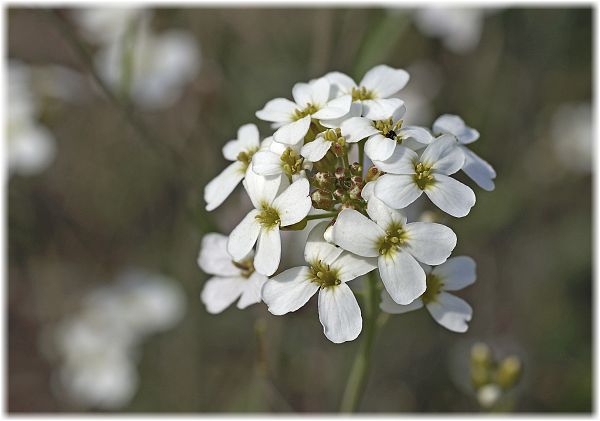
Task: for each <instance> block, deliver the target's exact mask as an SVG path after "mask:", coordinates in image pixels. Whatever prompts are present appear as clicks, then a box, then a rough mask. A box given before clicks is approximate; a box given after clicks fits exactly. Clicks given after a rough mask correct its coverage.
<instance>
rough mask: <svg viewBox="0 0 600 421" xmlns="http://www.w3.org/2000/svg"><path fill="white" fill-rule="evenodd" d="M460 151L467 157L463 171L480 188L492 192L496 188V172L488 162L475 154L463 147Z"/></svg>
mask: <svg viewBox="0 0 600 421" xmlns="http://www.w3.org/2000/svg"><path fill="white" fill-rule="evenodd" d="M460 149H461V150H462V151H463V154H464V155H465V163H464V165H463V167H462V170H463V171H464V172H465V174H467V175H468V176H469V178H471V180H473V181H474V182H475V183H477V185H478V186H479V187H481V188H482V189H484V190H487V191H492V190H494V188H495V185H494V181H493V179H494V178H496V171H495V170H494V168H493V167H492V166H491V165H490V164H489V163H488V162H487V161H484V160H483V159H481V158H480V157H479V156H478V155H476V154H475V152H473V151H471V150H469V149H468V148H466V147H464V146H461V147H460Z"/></svg>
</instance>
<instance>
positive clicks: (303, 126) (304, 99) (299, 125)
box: [256, 78, 352, 145]
mask: <svg viewBox="0 0 600 421" xmlns="http://www.w3.org/2000/svg"><path fill="white" fill-rule="evenodd" d="M330 92H331V85H330V84H329V82H328V81H327V79H325V78H319V79H315V80H311V81H310V82H309V83H296V84H295V85H294V88H293V89H292V96H293V97H294V101H290V100H289V99H285V98H275V99H273V100H271V101H269V102H267V103H266V105H265V106H264V108H263V109H262V110H260V111H257V112H256V116H257V117H258V118H260V119H261V120H265V121H271V122H273V123H274V126H275V127H278V129H277V130H276V131H275V133H273V140H275V142H279V143H284V144H286V145H295V144H297V143H298V142H300V141H301V140H302V139H303V138H304V136H306V133H307V132H308V129H309V127H310V124H311V121H312V119H316V120H333V119H337V118H340V117H343V116H344V115H346V114H348V112H349V111H350V106H351V105H352V97H351V96H350V95H344V96H341V97H338V98H334V99H332V97H331V94H330Z"/></svg>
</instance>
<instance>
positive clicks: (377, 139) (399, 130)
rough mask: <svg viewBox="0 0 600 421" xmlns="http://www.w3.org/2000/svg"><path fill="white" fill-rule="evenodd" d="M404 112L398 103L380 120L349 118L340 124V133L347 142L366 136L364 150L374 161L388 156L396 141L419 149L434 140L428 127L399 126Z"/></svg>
mask: <svg viewBox="0 0 600 421" xmlns="http://www.w3.org/2000/svg"><path fill="white" fill-rule="evenodd" d="M405 112H406V107H405V106H404V105H401V106H400V107H398V108H396V109H395V110H394V111H393V112H392V113H390V114H388V115H387V116H386V117H385V118H382V119H380V120H376V121H373V120H371V119H368V118H365V117H354V118H350V119H348V120H346V121H345V122H344V123H342V134H343V135H344V137H345V138H346V140H347V141H348V142H358V141H360V140H362V139H364V138H366V137H368V139H367V142H366V143H365V153H366V154H367V156H368V157H369V158H371V160H373V161H375V160H378V161H384V160H386V159H388V158H389V157H390V156H392V154H393V153H394V150H395V149H396V145H398V144H403V145H404V146H406V147H412V148H415V149H418V148H423V147H425V146H426V145H428V144H430V143H431V142H433V139H434V138H433V136H432V135H431V133H429V131H428V130H427V129H424V128H422V127H417V126H406V127H402V116H403V115H404V113H405Z"/></svg>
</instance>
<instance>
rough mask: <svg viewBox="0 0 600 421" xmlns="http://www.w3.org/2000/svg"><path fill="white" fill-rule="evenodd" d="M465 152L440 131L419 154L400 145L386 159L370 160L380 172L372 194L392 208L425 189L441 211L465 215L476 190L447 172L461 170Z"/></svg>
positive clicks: (452, 172)
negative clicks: (383, 173) (381, 173)
mask: <svg viewBox="0 0 600 421" xmlns="http://www.w3.org/2000/svg"><path fill="white" fill-rule="evenodd" d="M464 162H465V156H464V154H463V152H462V150H461V149H459V148H458V147H457V144H456V139H455V138H454V136H452V135H448V134H446V135H442V136H440V137H439V138H437V139H436V140H435V141H434V142H433V143H431V144H430V145H429V146H427V148H425V150H424V151H423V152H422V153H421V155H420V156H419V155H418V154H417V153H416V152H415V151H413V150H412V149H409V148H406V147H404V146H402V145H399V146H397V147H396V149H395V150H394V153H393V154H392V156H390V157H389V158H388V159H387V160H385V161H374V162H373V163H374V164H375V165H376V166H377V168H379V169H380V170H381V171H384V172H386V173H388V174H385V175H383V176H382V177H380V178H379V179H378V180H377V183H376V184H375V196H377V197H378V198H379V199H381V200H382V201H383V202H385V204H387V205H388V206H390V207H392V208H394V209H403V208H405V207H407V206H408V205H410V204H411V203H412V202H414V201H415V200H417V198H419V196H421V194H423V193H425V194H426V195H427V196H428V197H429V199H430V200H431V201H432V202H433V203H434V204H435V205H436V206H437V207H439V208H440V209H441V210H443V211H444V212H446V213H448V214H450V215H452V216H455V217H463V216H466V215H467V214H468V213H469V211H470V210H471V208H472V207H473V205H474V204H475V193H473V190H471V189H470V188H469V187H467V186H465V185H464V184H463V183H461V182H460V181H457V180H455V179H453V178H451V177H449V175H451V174H454V173H455V172H457V171H458V170H460V169H461V168H462V166H463V164H464Z"/></svg>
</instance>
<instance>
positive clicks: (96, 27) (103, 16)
mask: <svg viewBox="0 0 600 421" xmlns="http://www.w3.org/2000/svg"><path fill="white" fill-rule="evenodd" d="M143 16H148V17H149V16H151V12H150V11H149V10H144V9H141V8H136V7H86V8H81V9H76V10H74V11H73V17H74V19H75V21H76V23H77V24H78V25H79V27H80V29H81V32H82V33H83V35H84V36H85V37H86V39H87V40H88V41H89V42H91V43H93V44H112V43H114V42H119V41H120V40H121V38H122V37H123V35H124V34H125V32H126V31H127V29H128V28H129V27H130V25H131V24H132V22H134V21H135V20H136V19H140V18H141V17H143Z"/></svg>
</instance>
